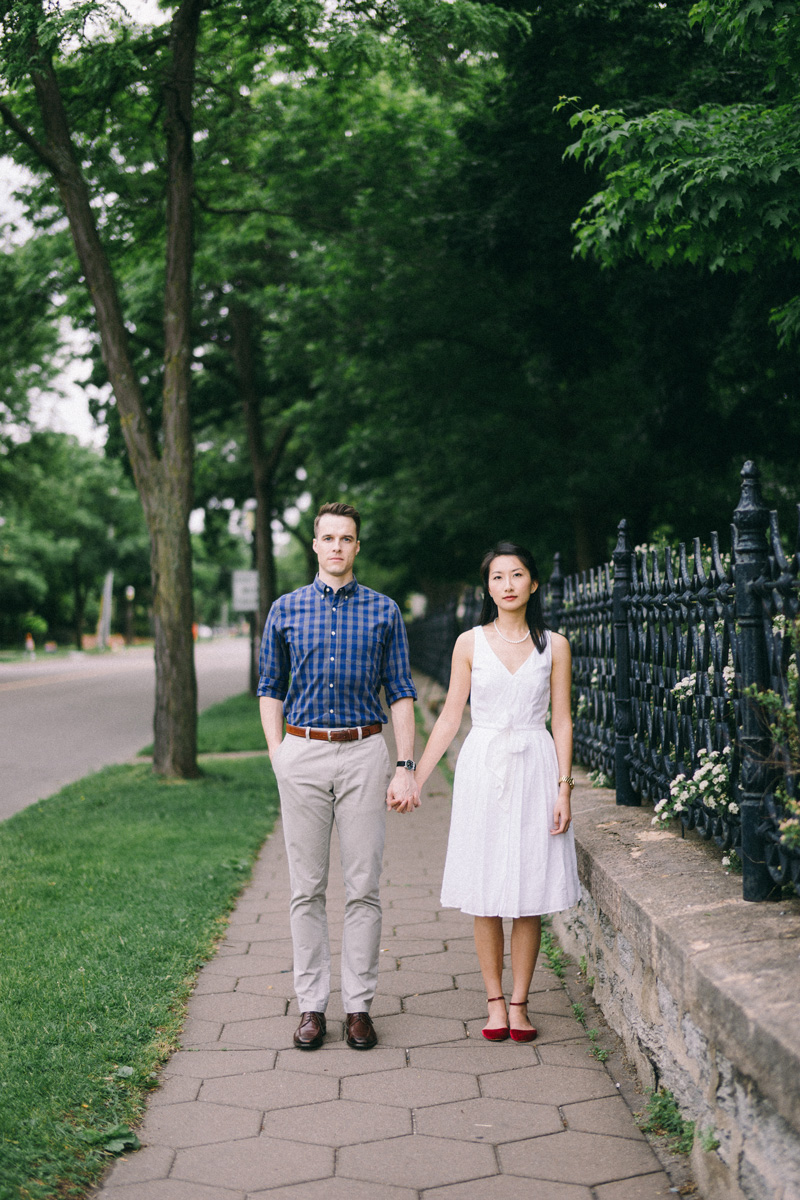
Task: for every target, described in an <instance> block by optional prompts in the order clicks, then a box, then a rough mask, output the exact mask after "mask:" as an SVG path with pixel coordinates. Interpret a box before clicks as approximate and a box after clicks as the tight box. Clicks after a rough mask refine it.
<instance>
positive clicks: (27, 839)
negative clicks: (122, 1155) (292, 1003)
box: [0, 701, 277, 1200]
mask: <svg viewBox="0 0 800 1200" xmlns="http://www.w3.org/2000/svg"><path fill="white" fill-rule="evenodd" d="M251 703H253V702H252V701H251ZM276 811H277V796H276V792H275V785H274V781H273V777H272V773H271V772H270V770H269V767H268V765H267V764H266V762H265V760H263V759H261V758H252V759H238V760H229V761H226V762H221V763H212V764H209V765H208V767H207V769H206V772H205V775H204V776H203V778H201V779H199V780H194V781H191V782H166V781H163V780H158V779H156V778H155V777H154V776H153V775H152V773H151V770H150V767H149V766H148V765H147V764H142V765H141V766H139V765H137V766H121V767H109V768H107V769H106V770H104V771H101V772H99V773H98V774H97V775H92V776H89V777H88V778H86V779H83V780H81V781H80V782H79V783H76V784H74V785H72V786H70V787H67V788H65V789H64V790H63V791H61V792H60V793H58V795H56V796H54V797H52V798H51V799H49V800H45V801H42V802H40V803H39V804H36V805H33V806H31V807H30V808H28V809H26V810H24V811H23V812H20V813H18V814H16V815H15V816H13V817H11V818H10V819H9V820H8V821H6V822H4V823H3V824H2V825H0V1200H50V1198H53V1197H69V1196H79V1195H82V1194H83V1192H84V1189H85V1187H86V1186H87V1185H88V1184H89V1183H90V1182H92V1181H93V1180H96V1178H97V1177H98V1176H99V1175H100V1174H101V1172H102V1171H103V1169H104V1168H105V1167H106V1166H107V1165H108V1163H109V1161H110V1157H111V1154H112V1153H113V1152H115V1151H119V1150H120V1149H123V1148H125V1146H124V1143H125V1129H126V1127H128V1126H129V1125H130V1124H131V1123H133V1122H135V1121H136V1119H137V1117H138V1116H139V1115H140V1114H141V1112H142V1110H143V1105H144V1099H145V1097H146V1095H147V1092H148V1091H149V1090H150V1089H151V1088H152V1087H153V1086H155V1079H154V1072H155V1071H156V1069H157V1067H158V1066H159V1065H160V1064H161V1063H163V1062H164V1060H165V1059H166V1058H167V1056H168V1054H169V1052H170V1051H171V1050H172V1049H174V1047H175V1046H176V1044H177V1043H178V1040H179V1037H178V1035H179V1030H180V1027H181V1022H182V1017H183V1005H184V1001H185V1000H186V998H187V996H188V994H189V991H190V987H191V983H192V980H193V978H194V976H195V974H196V972H197V969H198V968H199V966H200V965H201V964H202V963H203V962H204V961H205V960H207V959H208V958H209V957H210V956H211V954H212V952H213V949H214V946H215V943H216V941H217V940H218V938H219V937H220V935H221V934H222V933H223V932H224V929H225V914H226V913H227V912H228V911H229V910H230V908H231V907H232V904H233V902H234V900H235V898H236V896H237V894H238V892H239V891H240V890H241V887H242V885H243V883H244V882H245V881H246V879H247V877H248V874H249V871H250V867H251V865H252V862H253V859H254V857H255V855H256V853H257V851H258V849H259V847H260V845H261V844H262V842H263V840H264V838H265V837H266V835H267V834H268V832H269V831H270V829H271V828H272V826H273V823H274V820H275V814H276ZM105 1146H109V1147H111V1150H107V1149H105V1148H104V1147H105Z"/></svg>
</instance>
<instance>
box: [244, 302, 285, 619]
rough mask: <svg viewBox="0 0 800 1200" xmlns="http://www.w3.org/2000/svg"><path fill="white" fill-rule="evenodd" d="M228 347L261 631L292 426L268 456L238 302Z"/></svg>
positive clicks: (250, 318)
mask: <svg viewBox="0 0 800 1200" xmlns="http://www.w3.org/2000/svg"><path fill="white" fill-rule="evenodd" d="M230 313H231V333H232V336H231V344H232V350H233V361H234V367H235V370H236V378H237V382H238V384H239V390H240V392H241V396H242V408H243V411H244V423H245V428H246V430H247V446H248V450H249V453H250V465H251V468H252V471H253V489H254V492H255V499H256V520H255V541H256V570H257V571H258V628H259V629H263V628H264V622H265V621H266V619H267V613H268V612H269V610H270V607H271V605H272V602H273V600H274V599H275V596H276V593H277V590H278V587H277V574H276V570H275V553H274V550H273V545H272V514H273V510H274V507H275V501H274V496H275V472H276V471H277V469H278V464H279V463H280V460H281V458H282V456H283V452H284V450H285V449H286V443H287V442H288V440H289V437H290V435H291V432H292V427H291V425H289V424H288V422H287V423H285V424H284V425H282V426H281V427H280V429H279V430H278V431H277V433H276V434H275V436H274V437H273V440H272V446H271V448H270V450H269V452H267V449H266V438H265V436H264V418H263V411H262V405H261V394H260V391H259V388H258V384H257V382H256V372H255V362H256V352H255V330H254V324H255V319H254V314H253V311H252V309H251V308H250V307H249V306H248V305H247V304H244V303H242V302H241V301H238V300H234V301H232V303H231V305H230Z"/></svg>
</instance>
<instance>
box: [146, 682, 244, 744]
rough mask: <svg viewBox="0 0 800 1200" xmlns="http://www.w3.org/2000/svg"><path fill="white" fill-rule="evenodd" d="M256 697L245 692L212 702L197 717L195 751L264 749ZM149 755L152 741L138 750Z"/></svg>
mask: <svg viewBox="0 0 800 1200" xmlns="http://www.w3.org/2000/svg"><path fill="white" fill-rule="evenodd" d="M266 748H267V743H266V740H265V738H264V730H263V729H262V728H261V717H260V716H259V711H258V700H257V698H256V697H255V696H251V695H250V693H249V692H242V693H241V695H239V696H231V697H230V698H229V699H227V700H222V701H221V702H220V703H219V704H212V705H211V707H210V708H207V709H206V710H205V712H202V713H201V714H200V716H199V717H198V720H197V751H198V753H199V754H230V753H233V752H234V751H242V750H266ZM139 753H140V754H142V755H145V754H147V755H152V753H153V745H152V743H151V744H150V745H149V746H145V748H144V750H140V751H139Z"/></svg>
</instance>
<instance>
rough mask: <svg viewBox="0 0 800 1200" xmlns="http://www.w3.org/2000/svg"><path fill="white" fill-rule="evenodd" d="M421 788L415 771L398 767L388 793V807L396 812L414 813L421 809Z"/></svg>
mask: <svg viewBox="0 0 800 1200" xmlns="http://www.w3.org/2000/svg"><path fill="white" fill-rule="evenodd" d="M419 804H420V800H419V786H418V784H417V781H416V779H415V777H414V772H413V771H407V770H406V768H405V767H398V768H397V770H396V771H395V773H394V778H393V779H392V781H391V783H390V784H389V787H388V790H387V792H386V807H387V808H390V809H394V811H395V812H399V813H407V812H413V811H414V809H415V808H419Z"/></svg>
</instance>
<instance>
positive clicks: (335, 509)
mask: <svg viewBox="0 0 800 1200" xmlns="http://www.w3.org/2000/svg"><path fill="white" fill-rule="evenodd" d="M320 517H349V518H350V520H351V521H355V523H356V541H358V538H359V535H360V533H361V516H360V514H359V511H358V509H357V508H353V506H352V504H322V505H320V509H319V512H318V513H317V515H316V516H315V517H314V537H317V536H318V535H319V519H320Z"/></svg>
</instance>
